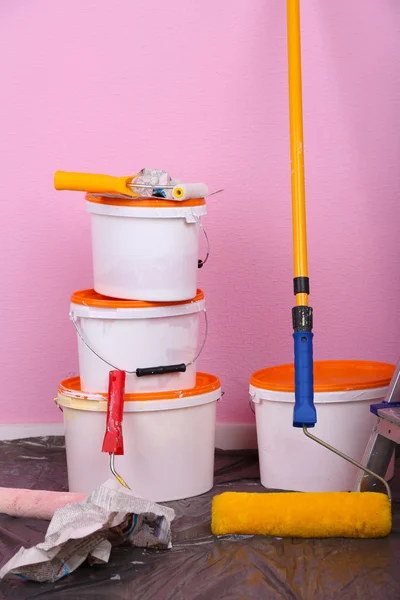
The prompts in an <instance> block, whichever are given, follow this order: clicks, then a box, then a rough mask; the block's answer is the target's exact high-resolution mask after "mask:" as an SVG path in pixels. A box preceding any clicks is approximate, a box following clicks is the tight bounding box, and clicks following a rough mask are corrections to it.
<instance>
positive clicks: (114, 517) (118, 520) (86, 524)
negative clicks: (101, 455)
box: [0, 479, 175, 582]
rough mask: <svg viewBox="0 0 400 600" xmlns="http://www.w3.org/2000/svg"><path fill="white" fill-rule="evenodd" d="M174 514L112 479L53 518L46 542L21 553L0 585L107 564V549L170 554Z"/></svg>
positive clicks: (7, 566)
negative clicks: (126, 546)
mask: <svg viewBox="0 0 400 600" xmlns="http://www.w3.org/2000/svg"><path fill="white" fill-rule="evenodd" d="M174 517H175V512H174V510H173V509H172V508H167V507H166V506H160V505H159V504H155V503H154V502H148V501H147V500H143V499H141V498H136V497H135V496H133V494H132V492H131V491H130V490H127V489H125V488H123V487H122V486H121V485H120V484H119V483H118V482H117V481H116V480H115V479H109V480H108V481H107V482H106V483H104V484H103V485H101V486H99V487H98V488H97V489H96V490H95V491H94V492H93V493H92V494H91V495H90V496H88V498H86V499H85V500H84V501H83V502H76V503H71V504H67V505H66V506H65V507H63V508H59V509H58V510H56V512H55V513H54V516H53V518H52V520H51V522H50V525H49V528H48V530H47V533H46V537H45V540H44V542H42V543H41V544H38V545H37V546H34V547H33V548H28V549H26V548H24V547H22V548H20V550H19V551H18V552H17V554H15V556H13V557H12V558H11V559H10V560H9V561H8V562H7V564H5V565H4V566H3V567H2V569H1V570H0V578H1V579H11V578H18V579H27V580H30V581H41V582H43V581H48V582H54V581H57V580H58V579H61V577H65V575H68V573H71V572H72V571H75V569H77V568H78V567H79V566H80V565H81V564H82V563H83V562H84V561H85V560H86V559H88V560H89V562H90V564H95V563H106V562H108V560H109V557H110V553H111V548H112V547H113V546H115V545H119V544H121V543H123V542H129V543H131V544H132V545H133V546H138V547H140V548H171V547H172V544H171V522H172V521H173V519H174Z"/></svg>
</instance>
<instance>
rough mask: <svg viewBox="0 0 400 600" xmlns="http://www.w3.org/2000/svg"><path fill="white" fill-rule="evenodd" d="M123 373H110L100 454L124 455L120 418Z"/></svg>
mask: <svg viewBox="0 0 400 600" xmlns="http://www.w3.org/2000/svg"><path fill="white" fill-rule="evenodd" d="M124 392H125V371H110V376H109V382H108V405H107V424H106V432H105V434H104V440H103V447H102V452H108V453H109V454H116V455H121V454H123V453H124V440H123V437H122V417H123V414H124Z"/></svg>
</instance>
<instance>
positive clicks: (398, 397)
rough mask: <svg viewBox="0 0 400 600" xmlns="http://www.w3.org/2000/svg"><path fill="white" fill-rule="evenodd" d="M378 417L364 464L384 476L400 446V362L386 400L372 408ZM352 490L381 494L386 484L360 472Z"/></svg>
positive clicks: (365, 453)
mask: <svg viewBox="0 0 400 600" xmlns="http://www.w3.org/2000/svg"><path fill="white" fill-rule="evenodd" d="M370 408H371V412H372V413H373V414H375V415H376V416H377V421H376V423H375V425H374V428H373V430H372V433H371V436H370V438H369V441H368V444H367V447H366V449H365V452H364V456H363V458H362V460H361V463H362V464H363V465H365V466H366V467H367V468H368V469H370V470H371V471H373V472H374V473H376V474H377V475H380V476H381V477H385V475H386V473H387V470H388V468H389V464H390V461H391V460H392V457H393V453H394V452H395V451H396V445H397V444H400V360H399V362H398V363H397V366H396V369H395V372H394V373H393V377H392V380H391V382H390V384H389V387H388V389H387V392H386V396H385V398H384V401H383V402H381V403H379V404H372V405H371V407H370ZM353 491H360V492H382V491H384V489H383V485H382V484H381V483H380V482H379V480H377V479H376V478H375V477H372V476H371V475H368V473H364V472H363V471H361V470H359V471H358V472H357V477H356V481H355V484H354V487H353Z"/></svg>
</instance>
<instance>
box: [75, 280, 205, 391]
mask: <svg viewBox="0 0 400 600" xmlns="http://www.w3.org/2000/svg"><path fill="white" fill-rule="evenodd" d="M203 311H204V315H206V312H205V303H204V294H203V292H202V291H201V290H198V293H197V296H195V297H194V298H193V299H192V300H191V301H190V302H180V303H164V304H162V303H160V304H159V303H150V302H139V301H132V300H116V299H113V298H105V297H104V296H100V295H99V294H97V293H96V292H95V291H94V290H81V291H79V292H75V293H74V294H73V296H72V298H71V309H70V318H71V320H72V322H73V323H74V325H75V327H76V330H77V333H78V355H79V373H80V377H81V384H82V390H84V391H85V392H89V393H94V392H100V393H106V392H107V390H108V376H109V372H110V370H111V369H118V370H121V371H126V372H127V376H126V385H125V391H126V393H139V392H152V391H156V392H158V391H167V390H177V389H186V388H191V387H194V385H195V384H196V359H197V356H198V355H199V354H200V352H201V350H202V348H203V346H204V343H205V338H206V335H207V327H206V332H205V334H204V337H203V342H202V344H201V346H200V347H199V346H198V337H199V336H198V331H199V317H200V313H201V312H203ZM181 363H184V364H185V365H188V366H187V367H186V371H185V372H180V373H168V374H163V375H150V376H145V377H138V376H137V375H136V373H135V371H136V369H137V368H146V367H158V366H167V365H175V364H181Z"/></svg>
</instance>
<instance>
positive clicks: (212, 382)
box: [58, 373, 221, 402]
mask: <svg viewBox="0 0 400 600" xmlns="http://www.w3.org/2000/svg"><path fill="white" fill-rule="evenodd" d="M220 387H221V383H220V381H219V379H218V377H216V376H215V375H210V374H209V373H197V376H196V386H195V387H194V388H190V389H187V390H172V391H170V392H145V393H139V394H125V402H135V401H136V402H137V401H141V402H143V401H146V400H179V398H188V397H191V396H200V395H202V394H208V393H209V392H214V391H215V390H219V388H220ZM74 392H76V393H77V395H78V394H79V399H81V400H88V399H89V398H90V397H91V396H93V395H95V393H94V392H92V393H89V392H88V393H87V396H85V392H82V391H81V380H80V378H79V377H70V378H69V379H64V381H62V382H61V383H60V385H59V387H58V393H59V394H65V395H68V396H71V395H73V394H74ZM96 395H99V396H103V397H104V399H106V398H107V394H106V393H104V392H98V393H97V394H96Z"/></svg>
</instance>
